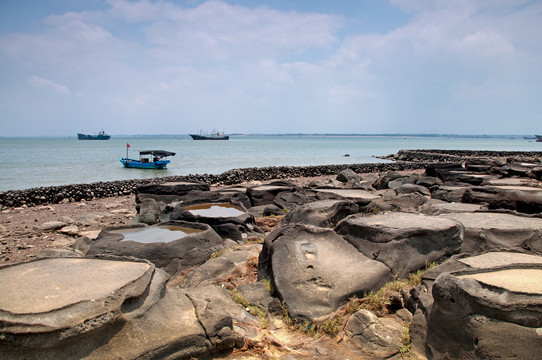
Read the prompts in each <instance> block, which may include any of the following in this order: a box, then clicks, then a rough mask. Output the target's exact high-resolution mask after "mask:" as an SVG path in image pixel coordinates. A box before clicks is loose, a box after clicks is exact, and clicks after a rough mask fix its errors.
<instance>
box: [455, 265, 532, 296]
mask: <svg viewBox="0 0 542 360" xmlns="http://www.w3.org/2000/svg"><path fill="white" fill-rule="evenodd" d="M458 278H460V279H474V280H476V281H478V282H480V283H483V284H486V285H490V286H495V287H499V288H503V289H506V290H510V291H514V292H523V293H529V294H537V295H542V269H508V270H500V271H492V272H484V273H478V274H470V275H460V276H458Z"/></svg>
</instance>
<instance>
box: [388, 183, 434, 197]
mask: <svg viewBox="0 0 542 360" xmlns="http://www.w3.org/2000/svg"><path fill="white" fill-rule="evenodd" d="M395 193H396V194H397V195H404V194H412V193H419V194H422V195H425V196H431V192H430V191H429V190H428V189H427V188H426V187H423V186H421V185H415V184H411V183H406V184H402V185H400V186H398V187H396V188H395Z"/></svg>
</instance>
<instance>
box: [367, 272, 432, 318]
mask: <svg viewBox="0 0 542 360" xmlns="http://www.w3.org/2000/svg"><path fill="white" fill-rule="evenodd" d="M436 265H437V263H436V262H431V263H429V262H427V263H426V266H425V268H424V269H420V270H418V271H416V272H415V273H411V274H409V276H408V278H407V279H395V280H393V281H391V282H389V283H386V284H384V286H383V287H381V288H380V289H379V290H378V291H371V292H370V293H368V294H367V295H366V296H365V302H364V304H363V308H365V309H367V310H371V311H375V312H382V311H383V310H384V309H385V308H386V307H387V306H388V305H390V294H392V293H393V292H400V291H401V289H402V288H404V287H414V286H418V285H421V283H422V276H423V274H424V273H425V272H426V271H427V270H429V269H431V268H432V267H434V266H436Z"/></svg>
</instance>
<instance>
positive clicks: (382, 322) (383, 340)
mask: <svg viewBox="0 0 542 360" xmlns="http://www.w3.org/2000/svg"><path fill="white" fill-rule="evenodd" d="M345 330H346V331H345V332H346V336H347V337H349V338H350V339H351V340H352V342H353V343H354V344H355V345H356V346H358V347H360V348H362V349H363V350H365V351H367V352H369V353H371V354H374V355H375V356H377V357H379V358H389V357H391V356H393V355H396V354H398V353H399V349H400V348H401V346H402V345H403V344H402V342H401V339H402V332H403V324H402V322H401V321H399V320H398V319H396V318H379V317H377V316H376V315H374V314H373V313H372V312H370V311H368V310H359V311H357V312H356V313H354V314H353V315H352V317H351V318H350V319H349V320H348V324H347V326H346V329H345Z"/></svg>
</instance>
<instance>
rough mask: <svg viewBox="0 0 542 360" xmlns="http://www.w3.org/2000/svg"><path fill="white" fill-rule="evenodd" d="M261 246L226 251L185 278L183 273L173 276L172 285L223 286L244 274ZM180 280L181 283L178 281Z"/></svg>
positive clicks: (185, 286) (254, 245)
mask: <svg viewBox="0 0 542 360" xmlns="http://www.w3.org/2000/svg"><path fill="white" fill-rule="evenodd" d="M260 250H261V245H259V244H253V245H246V246H242V247H240V248H236V249H235V250H230V251H226V252H224V253H223V254H221V255H220V256H218V257H215V258H212V259H209V260H207V261H206V262H205V263H204V264H202V265H200V266H198V267H197V268H196V269H194V270H193V271H191V272H190V273H189V274H188V275H186V276H185V277H181V276H182V273H183V272H182V271H179V273H178V274H176V275H175V276H173V278H172V280H170V283H179V285H180V286H181V287H182V288H188V289H192V288H196V287H200V286H207V285H223V284H224V283H226V282H227V280H228V279H229V278H232V277H234V275H235V274H241V273H243V271H246V270H244V268H246V263H247V261H248V260H249V259H251V258H257V257H258V256H259V254H260ZM177 278H180V280H179V281H177V280H176V279H177Z"/></svg>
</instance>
